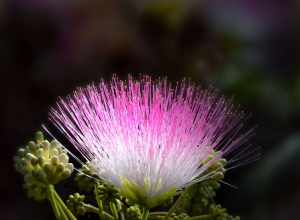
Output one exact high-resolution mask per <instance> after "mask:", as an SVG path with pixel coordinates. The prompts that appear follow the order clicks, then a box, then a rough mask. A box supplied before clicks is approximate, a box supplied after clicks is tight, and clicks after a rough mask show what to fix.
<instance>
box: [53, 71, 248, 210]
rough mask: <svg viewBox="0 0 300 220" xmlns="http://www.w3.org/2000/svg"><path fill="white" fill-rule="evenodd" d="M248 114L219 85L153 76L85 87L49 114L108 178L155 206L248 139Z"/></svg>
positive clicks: (199, 177) (200, 177)
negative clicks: (243, 131) (218, 89)
mask: <svg viewBox="0 0 300 220" xmlns="http://www.w3.org/2000/svg"><path fill="white" fill-rule="evenodd" d="M242 118H243V114H239V113H238V111H237V110H235V108H234V107H233V105H232V104H231V103H230V102H228V101H226V100H225V99H224V98H223V97H220V96H218V95H217V94H216V92H215V91H213V90H202V89H200V88H198V87H196V86H194V85H192V84H191V83H188V82H187V81H182V82H179V83H177V85H176V86H172V85H171V84H170V83H168V81H167V80H166V79H164V80H153V79H152V78H151V77H149V76H144V77H140V79H139V80H134V79H132V77H130V76H129V78H128V80H127V81H122V80H120V79H118V78H116V77H114V78H113V79H112V80H111V81H110V82H105V81H101V82H100V83H99V84H97V85H96V84H92V85H89V86H87V87H85V88H78V89H77V90H76V91H75V92H74V93H73V94H72V95H70V96H68V97H66V98H62V99H60V100H59V101H58V102H57V105H56V107H54V108H52V109H51V113H50V119H51V121H52V122H54V124H55V125H56V126H57V127H58V129H59V130H60V131H61V132H62V133H64V134H65V135H66V136H67V137H68V139H69V140H70V141H71V142H72V144H73V145H74V146H75V147H76V148H77V150H78V151H79V152H80V153H81V154H82V156H83V157H84V158H85V159H86V161H87V162H90V165H92V166H93V170H94V171H95V172H96V174H97V175H98V176H99V177H100V178H101V179H102V180H104V181H105V182H107V183H109V184H112V185H114V186H115V187H117V188H118V189H119V190H120V192H121V193H122V194H123V195H125V196H126V197H128V198H129V199H131V200H133V201H136V202H139V203H142V204H144V205H146V206H148V207H153V206H155V205H157V204H159V203H160V202H161V201H163V200H164V199H166V198H169V197H170V196H172V195H174V194H175V192H176V191H177V190H180V189H182V188H184V187H187V186H189V185H191V184H194V183H196V182H199V181H202V180H204V179H207V178H209V177H211V176H212V175H214V173H211V172H207V171H208V168H209V167H210V166H211V165H212V164H213V163H215V162H217V161H219V160H220V159H221V158H223V157H224V155H225V154H227V153H229V152H232V151H235V150H236V149H238V148H240V147H241V146H242V145H244V144H245V141H244V140H245V136H247V135H248V134H249V133H246V134H241V133H240V131H241V129H242V127H243V124H242V122H241V120H242ZM216 152H217V153H216Z"/></svg>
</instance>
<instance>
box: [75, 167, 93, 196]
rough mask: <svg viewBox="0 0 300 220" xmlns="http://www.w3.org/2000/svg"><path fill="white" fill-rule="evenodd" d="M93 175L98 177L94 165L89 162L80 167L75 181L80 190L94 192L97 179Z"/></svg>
mask: <svg viewBox="0 0 300 220" xmlns="http://www.w3.org/2000/svg"><path fill="white" fill-rule="evenodd" d="M91 177H94V178H95V179H96V178H97V176H96V175H95V174H94V172H93V168H92V166H91V165H90V163H89V162H88V163H86V164H84V165H83V166H82V167H81V168H80V169H79V172H77V174H76V176H75V181H76V183H77V186H78V189H79V191H80V192H86V193H91V192H93V190H94V188H95V179H93V178H91Z"/></svg>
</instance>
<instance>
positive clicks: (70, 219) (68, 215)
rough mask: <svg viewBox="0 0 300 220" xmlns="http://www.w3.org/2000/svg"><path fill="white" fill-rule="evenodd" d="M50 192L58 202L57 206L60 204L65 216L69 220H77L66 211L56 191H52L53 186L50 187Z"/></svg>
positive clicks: (66, 208)
mask: <svg viewBox="0 0 300 220" xmlns="http://www.w3.org/2000/svg"><path fill="white" fill-rule="evenodd" d="M51 188H52V192H53V194H54V196H55V198H56V200H57V201H58V204H60V206H61V209H62V211H63V212H64V213H65V214H66V215H67V217H68V219H69V220H77V218H76V217H75V216H74V215H73V213H72V212H71V211H70V210H69V209H68V207H67V206H66V204H65V203H64V201H63V200H62V199H61V198H60V196H59V195H58V194H57V192H56V190H55V189H54V186H53V185H52V187H51Z"/></svg>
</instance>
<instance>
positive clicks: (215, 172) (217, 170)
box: [203, 151, 227, 183]
mask: <svg viewBox="0 0 300 220" xmlns="http://www.w3.org/2000/svg"><path fill="white" fill-rule="evenodd" d="M219 154H220V152H218V151H214V152H213V153H212V154H211V155H210V156H209V157H208V159H207V160H206V161H204V162H203V165H205V164H207V163H209V162H210V161H212V160H215V158H216V157H220V155H219ZM226 164H227V160H226V159H225V158H220V159H216V160H215V161H214V162H213V163H212V164H210V166H209V167H208V169H207V170H206V172H205V173H204V174H203V175H206V174H208V176H210V178H209V179H208V180H209V181H211V180H212V181H213V182H216V183H218V182H219V181H221V180H222V179H224V175H225V172H226V169H225V166H226Z"/></svg>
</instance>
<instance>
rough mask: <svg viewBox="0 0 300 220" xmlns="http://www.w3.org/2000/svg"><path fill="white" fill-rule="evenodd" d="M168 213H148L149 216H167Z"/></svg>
mask: <svg viewBox="0 0 300 220" xmlns="http://www.w3.org/2000/svg"><path fill="white" fill-rule="evenodd" d="M167 214H168V212H150V216H158V215H160V216H162V215H167Z"/></svg>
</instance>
